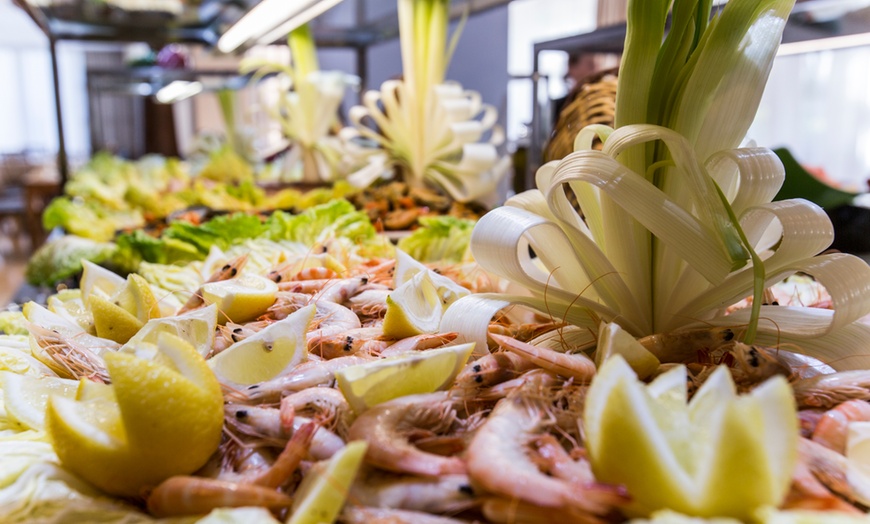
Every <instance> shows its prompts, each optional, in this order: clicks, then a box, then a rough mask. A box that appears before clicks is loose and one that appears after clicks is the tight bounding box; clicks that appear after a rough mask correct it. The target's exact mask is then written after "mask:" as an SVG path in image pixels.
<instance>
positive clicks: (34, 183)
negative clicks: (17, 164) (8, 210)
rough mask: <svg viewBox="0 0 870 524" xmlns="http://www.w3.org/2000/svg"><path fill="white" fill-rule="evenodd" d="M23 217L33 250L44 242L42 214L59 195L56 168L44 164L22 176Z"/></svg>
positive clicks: (45, 233)
mask: <svg viewBox="0 0 870 524" xmlns="http://www.w3.org/2000/svg"><path fill="white" fill-rule="evenodd" d="M23 187H24V216H25V220H26V221H27V228H28V231H29V233H30V243H31V246H32V248H31V249H33V250H36V248H38V247H39V246H41V245H42V243H43V242H45V238H46V236H47V234H48V233H47V232H46V231H45V230H44V229H43V227H42V212H43V210H45V208H46V206H48V204H49V203H50V202H51V200H52V199H53V198H54V197H56V196H58V195H59V194H60V193H61V186H60V175H59V174H58V172H57V166H55V165H54V164H44V165H41V166H38V167H34V168H33V169H31V170H30V171H28V172H27V174H26V175H25V176H24V181H23Z"/></svg>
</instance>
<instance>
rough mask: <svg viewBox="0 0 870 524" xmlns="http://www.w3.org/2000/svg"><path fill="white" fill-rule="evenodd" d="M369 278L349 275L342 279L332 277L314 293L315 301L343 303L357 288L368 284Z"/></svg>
mask: <svg viewBox="0 0 870 524" xmlns="http://www.w3.org/2000/svg"><path fill="white" fill-rule="evenodd" d="M368 282H369V279H368V278H366V277H351V278H342V279H333V280H330V281H329V282H327V283H326V285H325V286H323V289H321V290H320V291H318V292H317V293H316V294H315V295H314V300H315V301H327V302H335V303H337V304H343V303H344V302H347V300H348V299H349V298H350V297H352V296H354V295H355V294H356V292H357V290H358V289H359V288H360V287H362V286H364V285H366V284H368Z"/></svg>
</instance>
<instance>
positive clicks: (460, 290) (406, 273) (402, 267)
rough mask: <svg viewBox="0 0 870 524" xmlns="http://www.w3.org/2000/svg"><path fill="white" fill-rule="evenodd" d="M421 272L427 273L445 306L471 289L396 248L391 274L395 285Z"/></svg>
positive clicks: (468, 293)
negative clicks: (393, 269) (394, 266)
mask: <svg viewBox="0 0 870 524" xmlns="http://www.w3.org/2000/svg"><path fill="white" fill-rule="evenodd" d="M421 272H425V273H428V274H429V278H430V279H431V280H432V284H433V285H434V286H435V289H437V290H438V295H439V296H440V297H441V302H442V304H443V305H444V307H445V308H446V307H447V306H449V305H450V304H452V303H454V302H456V301H457V300H459V299H460V298H462V297H464V296H465V295H470V294H471V291H469V290H467V289H465V288H464V287H462V286H460V285H459V284H457V283H456V282H454V281H453V280H451V279H449V278H447V277H445V276H444V275H439V274H438V273H436V272H435V271H432V270H431V269H429V268H428V267H426V266H425V265H424V264H423V263H422V262H420V261H418V260H416V259H415V258H414V257H412V256H411V255H409V254H407V253H405V252H404V251H402V250H401V249H396V272H395V274H394V275H393V280H394V282H395V287H399V286H401V285H402V284H404V283H406V282H408V281H409V280H411V279H412V278H414V276H415V275H417V274H418V273H421Z"/></svg>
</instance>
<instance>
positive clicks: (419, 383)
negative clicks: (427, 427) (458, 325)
mask: <svg viewBox="0 0 870 524" xmlns="http://www.w3.org/2000/svg"><path fill="white" fill-rule="evenodd" d="M473 349H474V343H473V342H472V343H468V344H459V345H456V346H448V347H443V348H438V349H430V350H428V351H422V352H419V353H406V354H403V355H396V356H394V357H388V358H384V359H381V360H376V361H373V362H366V363H365V364H358V365H356V366H350V367H346V368H343V369H339V370H338V371H336V372H335V378H336V382H337V383H338V387H339V389H340V390H341V392H342V393H344V396H345V398H347V401H348V403H350V405H351V407H352V408H353V409H354V411H356V412H357V413H362V412H363V411H365V410H366V409H368V408H370V407H372V406H375V405H377V404H380V403H381V402H386V401H388V400H392V399H394V398H398V397H403V396H405V395H414V394H418V393H432V392H433V391H439V390H443V389H447V388H449V387H450V386H451V385H452V384H453V381H454V379H455V378H456V375H457V374H459V372H460V371H461V370H462V368H463V367H464V366H465V364H466V362H468V358H469V357H470V356H471V352H472V350H473Z"/></svg>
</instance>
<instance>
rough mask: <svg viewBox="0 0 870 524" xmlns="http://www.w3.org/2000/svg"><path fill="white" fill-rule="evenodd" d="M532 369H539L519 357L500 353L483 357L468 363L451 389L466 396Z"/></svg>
mask: <svg viewBox="0 0 870 524" xmlns="http://www.w3.org/2000/svg"><path fill="white" fill-rule="evenodd" d="M532 369H540V368H538V366H536V365H535V364H534V363H533V362H532V361H530V360H528V359H525V358H523V357H521V356H519V355H515V354H513V353H509V352H507V351H502V352H499V353H491V354H489V355H484V356H482V357H480V358H479V359H477V360H475V361H473V362H469V363H468V364H466V366H465V367H464V368H463V369H462V371H460V372H459V374H458V375H457V376H456V381H455V382H454V385H453V389H455V390H458V391H463V392H465V393H466V395H468V394H471V393H473V392H476V391H479V390H481V389H483V388H487V387H491V386H494V385H496V384H501V383H502V382H505V381H508V380H512V379H515V378H517V377H519V376H520V375H522V374H523V373H525V372H526V371H530V370H532Z"/></svg>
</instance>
